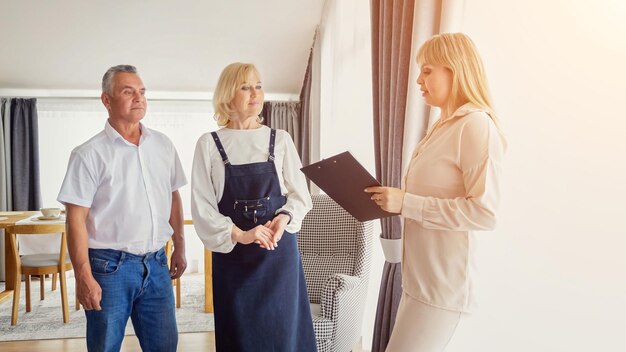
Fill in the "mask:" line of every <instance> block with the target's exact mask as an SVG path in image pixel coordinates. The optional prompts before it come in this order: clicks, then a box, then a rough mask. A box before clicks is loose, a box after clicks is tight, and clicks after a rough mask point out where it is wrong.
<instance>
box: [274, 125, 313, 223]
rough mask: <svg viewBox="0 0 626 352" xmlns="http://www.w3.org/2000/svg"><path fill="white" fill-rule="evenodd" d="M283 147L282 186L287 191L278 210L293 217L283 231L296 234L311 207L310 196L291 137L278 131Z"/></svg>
mask: <svg viewBox="0 0 626 352" xmlns="http://www.w3.org/2000/svg"><path fill="white" fill-rule="evenodd" d="M280 133H281V134H282V139H283V141H284V143H283V145H284V146H285V157H284V160H283V165H282V172H283V180H284V182H285V184H284V186H285V188H286V189H287V194H286V196H287V203H286V204H285V205H284V206H283V207H282V208H280V209H279V211H280V210H286V211H288V212H290V213H291V214H292V215H293V218H292V219H291V222H290V223H289V225H287V227H286V228H285V230H286V231H287V232H290V233H296V232H298V231H300V227H301V226H302V220H303V219H304V217H305V216H306V214H307V213H308V212H309V210H311V208H312V207H313V202H312V201H311V194H310V193H309V188H308V187H307V183H306V178H305V177H304V174H303V173H302V171H300V169H301V168H302V162H301V161H300V156H298V151H297V150H296V146H295V145H294V144H293V140H292V139H291V136H290V135H289V134H288V133H287V132H285V131H280Z"/></svg>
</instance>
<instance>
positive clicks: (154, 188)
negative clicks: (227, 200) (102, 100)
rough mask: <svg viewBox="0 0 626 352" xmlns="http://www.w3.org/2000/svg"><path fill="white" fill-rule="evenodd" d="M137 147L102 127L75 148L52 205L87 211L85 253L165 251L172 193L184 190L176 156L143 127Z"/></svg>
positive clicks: (161, 136)
mask: <svg viewBox="0 0 626 352" xmlns="http://www.w3.org/2000/svg"><path fill="white" fill-rule="evenodd" d="M140 128H141V138H140V140H139V145H138V146H137V145H134V144H132V143H130V142H128V141H126V140H125V139H124V138H123V137H122V136H121V135H120V134H119V133H118V132H117V131H116V130H115V129H114V128H113V127H112V126H111V125H110V124H109V122H108V121H107V123H106V124H105V127H104V131H102V132H100V133H98V134H97V135H95V136H94V137H93V138H91V139H90V140H88V141H87V142H85V143H83V144H82V145H80V146H78V147H76V148H75V149H74V150H73V151H72V154H71V155H70V161H69V164H68V166H67V173H66V175H65V179H64V180H63V185H62V186H61V191H60V192H59V196H58V198H57V200H58V201H59V202H61V203H71V204H75V205H78V206H81V207H85V208H89V215H88V217H87V232H88V233H89V248H101V249H103V248H108V249H115V250H121V251H125V252H130V253H133V254H145V253H148V252H153V251H156V250H158V249H160V248H161V247H163V246H164V245H165V243H166V242H167V240H168V239H169V238H170V236H171V235H172V234H173V232H174V231H173V229H172V227H171V226H170V224H169V218H170V213H171V207H172V192H174V191H176V190H177V189H179V188H180V187H182V186H184V185H185V184H187V179H186V178H185V174H184V172H183V169H182V166H181V163H180V160H179V158H178V154H177V152H176V149H175V148H174V145H173V144H172V142H171V141H170V140H169V138H167V137H166V136H165V135H164V134H162V133H160V132H157V131H154V130H151V129H149V128H147V127H145V126H143V125H140Z"/></svg>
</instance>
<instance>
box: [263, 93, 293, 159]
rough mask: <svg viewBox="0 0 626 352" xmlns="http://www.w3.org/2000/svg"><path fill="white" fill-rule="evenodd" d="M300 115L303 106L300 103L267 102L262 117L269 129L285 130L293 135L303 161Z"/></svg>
mask: <svg viewBox="0 0 626 352" xmlns="http://www.w3.org/2000/svg"><path fill="white" fill-rule="evenodd" d="M300 113H301V104H300V102H299V101H266V102H265V103H264V104H263V110H262V111H261V116H263V119H264V120H265V124H266V125H267V126H268V127H271V128H279V129H281V130H285V131H287V132H288V133H289V134H290V135H291V138H292V139H293V142H294V144H295V145H296V149H297V150H298V154H299V155H300V158H301V159H302V148H301V137H300V133H301V132H300V131H301V129H300V125H301V121H300Z"/></svg>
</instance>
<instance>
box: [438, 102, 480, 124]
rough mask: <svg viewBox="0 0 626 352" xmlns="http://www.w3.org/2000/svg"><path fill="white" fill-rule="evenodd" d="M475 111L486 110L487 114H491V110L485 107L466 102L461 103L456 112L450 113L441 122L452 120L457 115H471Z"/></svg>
mask: <svg viewBox="0 0 626 352" xmlns="http://www.w3.org/2000/svg"><path fill="white" fill-rule="evenodd" d="M473 112H484V113H486V114H487V115H489V116H491V114H490V113H489V111H487V110H485V109H484V108H481V107H480V106H477V105H474V104H472V103H465V104H463V105H461V106H460V107H459V108H458V109H456V111H454V113H453V114H452V115H450V116H449V117H447V118H444V117H442V119H443V120H441V122H440V124H441V123H444V122H447V121H450V120H452V119H454V118H457V117H463V116H466V115H469V114H471V113H473Z"/></svg>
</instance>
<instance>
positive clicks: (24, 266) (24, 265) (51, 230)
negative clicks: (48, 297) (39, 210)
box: [5, 224, 78, 325]
mask: <svg viewBox="0 0 626 352" xmlns="http://www.w3.org/2000/svg"><path fill="white" fill-rule="evenodd" d="M59 233H60V234H61V246H60V249H59V252H58V253H46V254H30V255H24V256H22V257H20V255H19V250H18V247H17V234H20V235H46V234H48V235H49V234H59ZM5 234H6V235H7V236H8V237H9V241H11V245H12V246H13V253H12V256H13V261H14V263H15V264H16V265H15V267H16V270H15V282H16V285H15V291H14V292H13V310H12V313H11V325H17V316H18V312H17V311H18V305H19V301H20V286H21V285H20V281H21V276H22V274H23V275H24V276H25V286H26V312H30V310H31V304H30V277H31V276H32V275H40V276H42V277H43V276H44V275H45V274H55V273H58V274H59V282H60V286H61V305H62V308H63V322H64V323H68V322H69V309H68V303H67V282H66V278H65V272H66V271H68V270H72V263H71V262H70V259H69V256H68V255H67V253H66V252H67V237H66V233H65V224H36V225H33V224H28V225H26V224H24V225H14V226H9V227H7V228H6V232H5ZM42 282H43V280H42ZM77 306H78V305H77Z"/></svg>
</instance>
